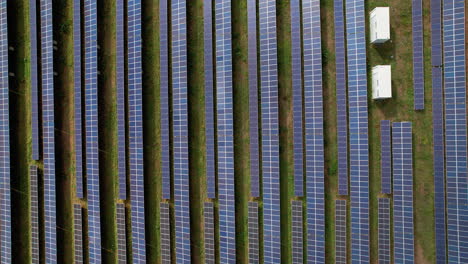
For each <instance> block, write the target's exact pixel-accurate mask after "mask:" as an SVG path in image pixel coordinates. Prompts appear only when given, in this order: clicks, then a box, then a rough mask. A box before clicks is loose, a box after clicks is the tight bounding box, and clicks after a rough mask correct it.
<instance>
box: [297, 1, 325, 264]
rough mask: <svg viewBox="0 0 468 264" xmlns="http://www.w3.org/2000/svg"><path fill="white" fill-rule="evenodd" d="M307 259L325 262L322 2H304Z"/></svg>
mask: <svg viewBox="0 0 468 264" xmlns="http://www.w3.org/2000/svg"><path fill="white" fill-rule="evenodd" d="M302 12H303V13H302V26H303V49H304V50H303V52H304V115H305V123H304V125H305V153H306V155H305V160H306V163H305V164H306V197H307V199H306V202H307V215H306V219H307V243H306V244H307V262H308V263H325V196H324V189H325V185H324V151H323V148H324V145H323V98H322V51H321V35H320V34H321V33H320V32H321V25H320V1H319V0H303V1H302Z"/></svg>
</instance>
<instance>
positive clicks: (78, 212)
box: [37, 204, 84, 264]
mask: <svg viewBox="0 0 468 264" xmlns="http://www.w3.org/2000/svg"><path fill="white" fill-rule="evenodd" d="M73 218H74V221H73V228H74V230H73V236H74V240H75V263H76V264H83V263H84V260H83V225H82V223H83V217H82V209H81V205H80V204H73ZM37 263H39V261H38V262H37Z"/></svg>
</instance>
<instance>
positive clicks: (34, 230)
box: [29, 165, 40, 264]
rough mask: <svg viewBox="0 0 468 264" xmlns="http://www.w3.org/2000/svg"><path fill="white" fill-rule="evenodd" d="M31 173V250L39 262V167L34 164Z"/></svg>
mask: <svg viewBox="0 0 468 264" xmlns="http://www.w3.org/2000/svg"><path fill="white" fill-rule="evenodd" d="M29 175H30V180H31V185H30V188H31V189H30V190H31V251H32V263H34V264H39V262H40V253H39V252H40V246H39V237H40V233H39V232H40V231H39V221H40V220H39V193H38V189H39V186H38V178H37V167H36V166H35V165H32V166H30V167H29Z"/></svg>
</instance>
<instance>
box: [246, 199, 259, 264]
mask: <svg viewBox="0 0 468 264" xmlns="http://www.w3.org/2000/svg"><path fill="white" fill-rule="evenodd" d="M248 211H249V212H248V213H249V215H248V227H249V263H259V241H258V239H259V233H258V232H259V230H258V203H257V202H249V208H248Z"/></svg>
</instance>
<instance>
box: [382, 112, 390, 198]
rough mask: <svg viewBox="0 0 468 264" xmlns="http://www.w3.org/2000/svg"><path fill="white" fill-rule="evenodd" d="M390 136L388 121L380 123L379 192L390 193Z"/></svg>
mask: <svg viewBox="0 0 468 264" xmlns="http://www.w3.org/2000/svg"><path fill="white" fill-rule="evenodd" d="M391 137H392V134H391V127H390V121H389V120H381V121H380V175H381V177H382V179H381V192H382V193H387V194H390V193H392V145H391V144H392V139H391Z"/></svg>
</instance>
